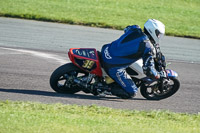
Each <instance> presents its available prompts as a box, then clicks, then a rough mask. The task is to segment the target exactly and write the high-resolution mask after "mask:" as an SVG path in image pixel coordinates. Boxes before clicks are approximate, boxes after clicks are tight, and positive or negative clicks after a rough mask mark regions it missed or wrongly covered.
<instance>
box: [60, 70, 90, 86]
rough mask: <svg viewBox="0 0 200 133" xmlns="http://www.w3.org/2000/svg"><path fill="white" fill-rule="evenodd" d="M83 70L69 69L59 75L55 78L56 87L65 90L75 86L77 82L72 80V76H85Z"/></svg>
mask: <svg viewBox="0 0 200 133" xmlns="http://www.w3.org/2000/svg"><path fill="white" fill-rule="evenodd" d="M86 75H87V74H86V73H84V72H78V71H71V72H68V73H65V74H63V75H61V76H60V77H59V78H58V80H57V87H58V88H59V89H61V90H65V89H67V88H71V87H77V84H75V83H74V82H73V80H74V78H81V77H84V76H86Z"/></svg>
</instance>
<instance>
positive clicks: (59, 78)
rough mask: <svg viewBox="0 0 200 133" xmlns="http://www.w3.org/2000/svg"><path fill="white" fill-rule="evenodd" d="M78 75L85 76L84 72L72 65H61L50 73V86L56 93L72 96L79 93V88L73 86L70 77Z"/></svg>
mask: <svg viewBox="0 0 200 133" xmlns="http://www.w3.org/2000/svg"><path fill="white" fill-rule="evenodd" d="M79 74H81V75H82V76H83V75H87V73H86V72H84V71H82V70H81V69H79V68H78V67H77V66H75V65H74V64H73V63H68V64H65V65H62V66H60V67H58V68H57V69H56V70H55V71H54V72H53V73H52V75H51V77H50V86H51V88H52V89H53V90H54V91H56V92H58V93H64V94H74V93H76V92H79V91H80V90H81V88H80V87H79V86H77V85H76V84H75V85H73V84H72V82H71V81H72V80H73V79H72V78H71V77H78V76H79ZM69 77H70V78H69ZM70 80H71V81H70Z"/></svg>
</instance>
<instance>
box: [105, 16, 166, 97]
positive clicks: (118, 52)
mask: <svg viewBox="0 0 200 133" xmlns="http://www.w3.org/2000/svg"><path fill="white" fill-rule="evenodd" d="M164 33H165V25H164V24H163V23H162V22H160V21H159V20H156V19H148V20H147V21H146V23H145V24H144V32H143V31H142V29H141V28H140V27H139V26H138V25H132V26H127V27H126V28H125V29H124V34H123V35H122V36H121V37H120V38H119V39H117V40H115V41H113V42H112V43H110V44H106V45H104V46H103V47H102V49H101V56H102V60H103V67H104V69H105V71H106V72H107V74H108V75H109V76H110V77H111V78H112V79H113V80H114V81H115V82H117V83H118V84H119V85H120V86H121V87H119V88H114V89H112V90H111V93H112V94H113V95H117V96H119V97H121V98H131V97H134V96H135V95H136V93H137V91H138V88H137V86H136V85H135V83H134V82H133V80H132V79H131V77H130V76H129V75H128V74H127V72H126V68H127V67H128V66H130V65H131V64H132V63H134V62H135V61H137V60H138V59H140V58H142V59H143V71H144V73H145V74H146V75H147V76H148V77H151V78H152V79H159V78H160V75H159V73H158V72H157V71H156V69H155V67H154V56H155V47H157V46H158V44H159V41H160V39H161V38H162V37H163V36H164ZM121 88H123V89H121Z"/></svg>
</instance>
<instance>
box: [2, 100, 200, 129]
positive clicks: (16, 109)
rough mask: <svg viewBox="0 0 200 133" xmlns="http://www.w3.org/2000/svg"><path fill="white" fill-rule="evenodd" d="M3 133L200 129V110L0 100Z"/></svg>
mask: <svg viewBox="0 0 200 133" xmlns="http://www.w3.org/2000/svg"><path fill="white" fill-rule="evenodd" d="M0 129H1V130H0V133H18V132H19V133H35V132H39V133H58V132H59V133H60V132H65V133H77V132H80V133H88V132H91V133H98V132H99V133H124V132H126V133H129V132H130V133H132V132H140V133H150V132H154V133H161V132H162V133H167V132H170V133H197V132H200V114H182V113H173V112H168V111H148V112H146V111H136V110H134V111H128V110H118V109H111V108H106V107H98V106H96V105H92V106H78V105H63V104H41V103H33V102H11V101H0Z"/></svg>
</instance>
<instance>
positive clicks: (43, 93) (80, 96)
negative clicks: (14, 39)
mask: <svg viewBox="0 0 200 133" xmlns="http://www.w3.org/2000/svg"><path fill="white" fill-rule="evenodd" d="M0 92H8V93H19V94H26V95H39V96H50V97H62V98H64V97H66V98H76V99H90V100H105V101H115V102H123V99H120V98H118V97H98V96H93V95H84V94H60V93H56V92H49V91H40V90H22V89H2V88H0ZM128 100H146V99H142V98H133V99H128Z"/></svg>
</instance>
